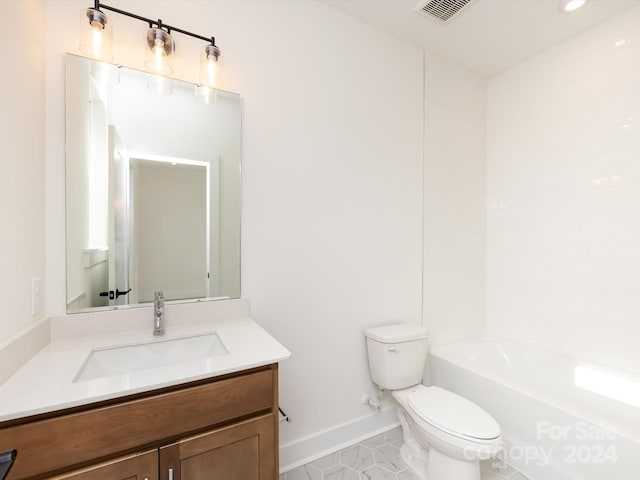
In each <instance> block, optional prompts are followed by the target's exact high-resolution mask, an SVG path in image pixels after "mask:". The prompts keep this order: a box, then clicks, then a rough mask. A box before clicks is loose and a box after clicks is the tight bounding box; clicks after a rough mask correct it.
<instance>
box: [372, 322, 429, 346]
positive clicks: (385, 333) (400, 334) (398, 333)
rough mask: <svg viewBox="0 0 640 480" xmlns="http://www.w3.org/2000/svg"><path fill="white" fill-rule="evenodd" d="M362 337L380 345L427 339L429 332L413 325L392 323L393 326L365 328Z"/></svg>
mask: <svg viewBox="0 0 640 480" xmlns="http://www.w3.org/2000/svg"><path fill="white" fill-rule="evenodd" d="M364 335H365V336H366V337H367V338H370V339H371V340H375V341H377V342H381V343H397V342H408V341H411V340H420V339H421V338H427V337H428V336H429V331H428V330H427V329H426V328H424V327H423V326H421V325H418V324H415V323H394V324H393V325H384V326H382V327H373V328H367V329H366V330H365V331H364Z"/></svg>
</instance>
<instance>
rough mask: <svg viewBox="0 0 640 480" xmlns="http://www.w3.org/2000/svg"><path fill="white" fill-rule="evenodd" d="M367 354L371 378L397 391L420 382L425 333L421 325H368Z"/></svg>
mask: <svg viewBox="0 0 640 480" xmlns="http://www.w3.org/2000/svg"><path fill="white" fill-rule="evenodd" d="M364 334H365V337H366V338H367V354H368V357H369V372H370V373H371V380H373V382H374V383H375V384H376V385H378V386H379V387H381V388H384V389H386V390H400V389H403V388H408V387H412V386H413V385H418V384H419V383H421V382H422V374H423V373H424V367H425V362H426V360H427V351H428V348H429V338H428V332H427V330H426V329H425V328H423V327H421V326H420V325H415V324H411V323H398V324H393V325H386V326H383V327H375V328H368V329H367V330H365V332H364Z"/></svg>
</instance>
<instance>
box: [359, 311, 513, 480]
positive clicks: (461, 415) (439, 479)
mask: <svg viewBox="0 0 640 480" xmlns="http://www.w3.org/2000/svg"><path fill="white" fill-rule="evenodd" d="M365 337H366V339H367V353H368V357H369V371H370V373H371V379H372V380H373V382H374V383H375V384H376V385H377V386H378V387H379V388H381V389H383V390H390V391H391V394H392V395H393V398H395V399H396V401H397V402H398V404H399V406H398V418H399V420H400V424H401V425H402V436H403V445H402V447H401V448H400V454H401V455H402V458H403V460H404V461H405V462H406V463H407V465H408V466H409V467H410V468H411V470H412V471H413V472H414V473H415V474H416V475H417V476H418V477H419V478H420V479H423V480H480V463H479V462H480V460H485V459H488V458H491V457H495V456H496V455H498V454H499V453H500V452H502V450H503V449H504V446H503V442H502V433H501V431H500V425H498V422H496V421H495V420H494V419H493V417H492V416H491V415H489V414H488V413H487V412H486V411H485V410H483V409H482V408H480V407H479V406H478V405H476V404H474V403H473V402H471V401H469V400H467V399H466V398H464V397H461V396H460V395H456V394H455V393H453V392H449V391H448V390H445V389H442V388H440V387H436V386H426V385H423V384H422V383H421V382H422V376H423V373H424V367H425V362H426V359H427V352H428V346H429V338H428V332H427V330H425V329H424V328H422V327H420V326H418V325H412V324H409V323H400V324H394V325H387V326H383V327H375V328H369V329H367V330H365Z"/></svg>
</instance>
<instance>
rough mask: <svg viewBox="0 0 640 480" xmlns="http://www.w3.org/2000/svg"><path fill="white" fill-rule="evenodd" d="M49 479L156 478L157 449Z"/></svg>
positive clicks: (143, 479) (104, 479)
mask: <svg viewBox="0 0 640 480" xmlns="http://www.w3.org/2000/svg"><path fill="white" fill-rule="evenodd" d="M50 480H158V450H149V451H147V452H143V453H137V454H134V455H128V456H125V457H119V458H116V459H114V460H110V461H108V462H104V463H100V464H97V465H92V466H90V467H87V468H83V469H81V470H74V471H73V472H69V473H65V474H62V475H58V476H56V477H51V479H50Z"/></svg>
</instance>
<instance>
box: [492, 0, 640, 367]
mask: <svg viewBox="0 0 640 480" xmlns="http://www.w3.org/2000/svg"><path fill="white" fill-rule="evenodd" d="M639 92H640V9H637V8H636V9H634V10H630V11H628V12H626V13H625V14H624V15H621V16H619V17H616V18H614V19H613V20H611V21H609V22H607V23H605V24H602V25H600V26H598V27H596V28H593V29H591V30H589V31H587V32H585V33H584V34H582V35H580V36H578V37H575V38H574V39H572V40H570V41H567V42H565V43H563V44H561V45H559V46H557V47H555V48H553V49H551V50H549V51H547V52H545V53H543V54H541V55H539V56H537V57H534V58H532V59H530V60H528V61H526V62H524V63H523V64H521V65H519V66H517V67H515V68H512V69H510V70H508V71H507V72H505V73H503V74H501V75H499V76H497V77H495V78H492V79H491V80H490V82H489V93H488V214H487V318H488V331H489V333H490V334H491V335H494V336H499V337H506V338H509V339H514V340H517V341H522V342H526V343H530V344H536V345H539V346H541V347H543V348H548V349H552V350H556V351H560V352H562V353H564V354H568V355H571V356H574V357H578V358H581V359H583V360H591V361H594V362H597V363H602V364H605V365H611V366H613V367H618V368H622V369H625V370H631V371H635V372H640V350H638V338H640V321H639V320H638V319H639V315H640V313H639V312H640V214H639V213H640V156H639V155H640V154H639V152H640V93H639Z"/></svg>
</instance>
